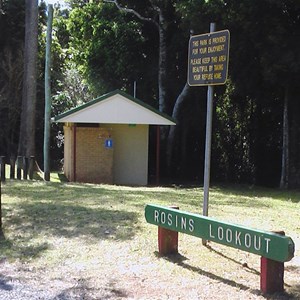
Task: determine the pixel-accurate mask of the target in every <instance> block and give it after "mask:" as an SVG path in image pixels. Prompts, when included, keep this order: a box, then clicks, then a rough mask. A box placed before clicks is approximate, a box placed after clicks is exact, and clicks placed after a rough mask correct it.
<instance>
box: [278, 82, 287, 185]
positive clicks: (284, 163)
mask: <svg viewBox="0 0 300 300" xmlns="http://www.w3.org/2000/svg"><path fill="white" fill-rule="evenodd" d="M288 104H289V87H288V85H287V86H286V87H285V95H284V104H283V126H282V127H283V128H282V156H281V178H280V188H282V189H283V188H287V187H288V184H289V119H288Z"/></svg>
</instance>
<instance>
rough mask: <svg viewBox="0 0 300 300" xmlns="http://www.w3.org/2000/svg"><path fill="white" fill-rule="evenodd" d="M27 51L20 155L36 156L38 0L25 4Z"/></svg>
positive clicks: (25, 50) (30, 0)
mask: <svg viewBox="0 0 300 300" xmlns="http://www.w3.org/2000/svg"><path fill="white" fill-rule="evenodd" d="M25 5H26V8H25V49H24V75H23V91H22V114H21V125H20V137H19V149H18V153H19V155H26V157H30V156H34V155H35V111H36V80H37V53H38V48H37V47H38V0H26V2H25Z"/></svg>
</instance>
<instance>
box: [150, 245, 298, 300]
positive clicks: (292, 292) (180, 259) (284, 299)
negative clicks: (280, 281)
mask: <svg viewBox="0 0 300 300" xmlns="http://www.w3.org/2000/svg"><path fill="white" fill-rule="evenodd" d="M209 248H211V247H209ZM210 250H212V251H213V252H215V253H216V254H218V255H221V256H222V257H224V258H227V259H229V260H231V261H233V262H235V263H237V264H239V265H242V264H241V263H240V262H238V261H236V260H234V259H232V258H230V257H227V256H225V255H223V254H222V253H220V252H219V251H216V250H214V249H210ZM155 255H156V256H158V257H161V258H163V259H165V260H167V261H169V262H171V263H174V264H176V265H178V266H180V267H182V268H184V269H187V270H189V271H191V272H195V273H198V274H200V275H202V276H206V277H208V278H210V279H212V280H215V281H218V282H221V283H224V284H226V285H229V286H231V287H234V288H239V289H241V290H244V291H246V290H247V291H249V292H251V293H252V294H254V295H261V296H263V297H265V298H266V299H270V300H271V299H274V300H275V299H281V300H288V299H295V300H296V299H299V295H300V285H297V286H294V287H290V286H289V285H286V286H287V287H289V290H288V292H286V291H284V292H282V293H275V294H268V295H263V294H262V293H261V291H260V290H258V289H255V290H253V289H250V288H249V287H248V286H246V285H244V284H242V283H237V282H236V281H234V280H230V279H227V278H224V277H221V276H218V275H216V274H213V273H211V272H208V271H204V270H202V269H200V268H198V267H195V266H191V265H190V264H188V263H187V262H186V261H188V258H187V257H185V256H183V255H181V254H179V253H178V254H171V255H168V256H159V254H158V252H155ZM245 269H249V270H250V271H251V272H252V273H254V274H256V275H260V273H259V272H258V271H256V270H255V269H252V268H249V267H245ZM257 282H258V283H259V279H258V281H257Z"/></svg>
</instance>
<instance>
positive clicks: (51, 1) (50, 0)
mask: <svg viewBox="0 0 300 300" xmlns="http://www.w3.org/2000/svg"><path fill="white" fill-rule="evenodd" d="M44 1H45V2H46V3H47V4H55V3H60V5H61V6H65V1H64V0H44Z"/></svg>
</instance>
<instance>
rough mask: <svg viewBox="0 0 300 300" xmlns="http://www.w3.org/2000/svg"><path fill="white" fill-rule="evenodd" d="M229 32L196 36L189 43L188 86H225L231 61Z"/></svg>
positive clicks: (223, 31)
mask: <svg viewBox="0 0 300 300" xmlns="http://www.w3.org/2000/svg"><path fill="white" fill-rule="evenodd" d="M229 39H230V34H229V31H228V30H222V31H216V32H212V33H206V34H201V35H194V36H192V37H191V38H190V42H189V57H188V84H189V85H191V86H201V85H217V84H225V82H226V80H227V74H228V61H229Z"/></svg>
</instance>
